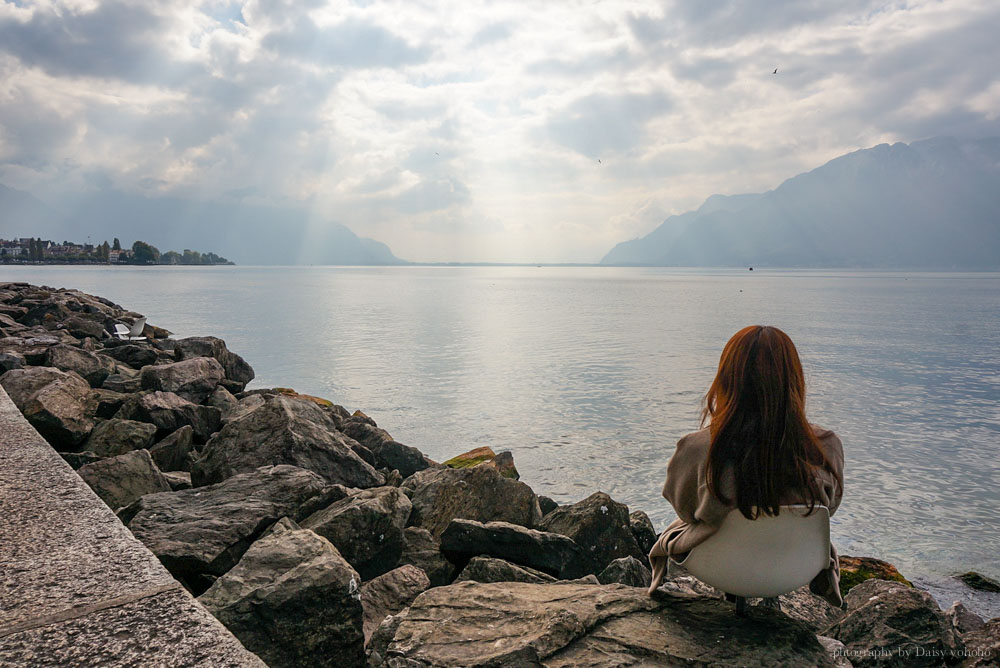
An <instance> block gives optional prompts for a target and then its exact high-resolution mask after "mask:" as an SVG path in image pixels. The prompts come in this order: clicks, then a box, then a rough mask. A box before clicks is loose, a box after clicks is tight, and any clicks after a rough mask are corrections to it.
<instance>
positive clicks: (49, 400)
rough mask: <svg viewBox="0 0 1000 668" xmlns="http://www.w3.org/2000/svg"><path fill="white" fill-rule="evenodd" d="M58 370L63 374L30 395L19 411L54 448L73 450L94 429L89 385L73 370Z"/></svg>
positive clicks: (9, 372)
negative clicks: (66, 371) (65, 371)
mask: <svg viewBox="0 0 1000 668" xmlns="http://www.w3.org/2000/svg"><path fill="white" fill-rule="evenodd" d="M18 371H22V369H15V370H14V371H8V372H7V373H6V374H4V376H3V377H4V378H6V377H7V376H8V375H10V374H14V373H18ZM23 371H27V369H23ZM58 373H60V374H62V376H61V377H59V378H57V379H55V380H53V381H52V382H51V383H48V384H47V385H45V386H44V387H42V388H41V389H39V390H38V391H37V392H35V393H34V394H32V395H31V397H30V398H29V399H28V400H27V401H26V402H25V403H24V407H23V408H22V409H21V412H22V413H23V414H24V417H25V418H27V420H28V422H30V423H31V426H32V427H34V428H35V429H37V430H38V433H39V434H41V435H42V436H43V437H44V438H45V440H46V441H48V442H49V443H51V444H52V446H53V447H54V448H55V449H56V450H73V449H75V448H76V447H77V446H78V445H79V444H80V443H82V442H83V441H84V439H86V438H87V436H88V435H89V434H90V430H91V429H93V428H94V420H93V418H92V415H93V409H94V407H93V405H92V403H91V402H90V385H89V384H88V383H87V381H85V380H83V379H82V378H81V377H80V376H78V375H77V374H75V373H73V372H72V371H71V372H68V373H64V372H61V371H60V372H58ZM2 382H3V379H2V378H0V383H2Z"/></svg>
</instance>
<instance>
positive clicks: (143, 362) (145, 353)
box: [103, 339, 160, 369]
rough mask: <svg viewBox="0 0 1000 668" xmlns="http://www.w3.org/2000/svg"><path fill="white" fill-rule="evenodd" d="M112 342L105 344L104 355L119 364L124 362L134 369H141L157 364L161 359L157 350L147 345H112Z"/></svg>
mask: <svg viewBox="0 0 1000 668" xmlns="http://www.w3.org/2000/svg"><path fill="white" fill-rule="evenodd" d="M112 341H114V339H112ZM112 341H108V343H107V344H105V346H106V347H105V348H104V351H103V354H105V355H107V356H108V357H110V358H112V359H115V360H118V361H119V362H123V363H125V364H127V365H128V366H130V367H132V368H133V369H141V368H142V367H144V366H147V365H150V364H156V363H157V361H159V359H160V358H159V355H157V353H156V348H153V347H151V346H150V345H149V344H147V343H142V344H136V343H124V344H121V345H112Z"/></svg>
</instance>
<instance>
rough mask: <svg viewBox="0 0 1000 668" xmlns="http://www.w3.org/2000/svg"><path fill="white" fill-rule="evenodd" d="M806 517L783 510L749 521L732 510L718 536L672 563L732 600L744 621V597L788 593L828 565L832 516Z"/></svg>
mask: <svg viewBox="0 0 1000 668" xmlns="http://www.w3.org/2000/svg"><path fill="white" fill-rule="evenodd" d="M808 513H809V506H808V505H790V506H781V508H780V512H779V513H778V515H776V516H768V515H761V516H760V517H758V518H757V519H755V520H748V519H747V518H746V517H744V516H743V514H742V513H741V512H740V511H739V510H733V511H732V512H730V513H729V515H727V516H726V519H725V520H723V522H722V526H721V527H719V530H718V531H716V532H715V533H714V534H712V536H710V537H709V538H708V539H707V540H705V542H703V543H700V544H699V545H697V546H695V547H694V548H693V549H692V550H691V551H690V552H688V554H687V556H686V557H685V558H684V560H683V561H680V562H674V563H677V564H679V565H680V566H681V567H683V568H684V569H686V570H687V571H688V572H689V573H691V575H693V576H695V577H696V578H698V579H699V580H701V581H702V582H704V583H705V584H709V585H711V586H713V587H715V588H716V589H721V590H722V591H723V592H725V593H726V594H728V595H729V596H728V597H727V598H730V597H735V602H736V614H737V615H739V616H743V615H744V614H746V599H747V598H776V597H777V596H779V595H781V594H787V593H788V592H790V591H794V590H796V589H798V588H799V587H802V586H803V585H807V584H809V582H810V581H811V580H812V579H813V578H814V577H816V575H817V574H819V572H820V571H822V570H823V569H825V568H826V567H827V566H828V565H829V563H830V511H829V509H828V508H827V507H826V506H816V507H815V508H814V509H813V512H812V513H811V514H808ZM730 600H731V599H730ZM779 609H780V608H779Z"/></svg>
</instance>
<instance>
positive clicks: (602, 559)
mask: <svg viewBox="0 0 1000 668" xmlns="http://www.w3.org/2000/svg"><path fill="white" fill-rule="evenodd" d="M538 528H539V529H541V530H543V531H551V532H554V533H559V534H562V535H564V536H568V537H570V538H572V539H573V541H574V542H576V544H577V545H579V546H580V547H582V548H583V549H584V551H585V552H586V554H587V557H588V559H589V561H590V565H589V570H588V571H587V572H590V573H600V572H601V571H603V570H604V569H605V568H607V566H608V564H610V563H611V562H612V561H614V560H615V559H619V558H621V557H635V558H636V559H638V560H639V561H640V562H643V561H645V559H646V555H645V554H643V552H642V550H640V549H639V545H638V544H637V543H636V542H635V538H634V537H633V536H632V529H631V528H630V523H629V512H628V506H626V505H625V504H623V503H618V502H617V501H615V500H614V499H612V498H611V497H610V496H608V495H607V494H605V493H604V492H595V493H593V494H591V495H590V496H588V497H587V498H586V499H584V500H583V501H579V502H577V503H574V504H572V505H568V506H560V507H559V509H558V510H553V511H552V512H551V513H549V514H548V515H546V516H545V517H544V518H543V519H542V521H541V522H539V524H538Z"/></svg>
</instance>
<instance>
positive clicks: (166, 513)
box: [119, 465, 325, 593]
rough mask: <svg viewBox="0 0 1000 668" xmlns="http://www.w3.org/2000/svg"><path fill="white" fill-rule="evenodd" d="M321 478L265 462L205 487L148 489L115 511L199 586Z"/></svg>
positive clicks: (317, 489)
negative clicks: (207, 576)
mask: <svg viewBox="0 0 1000 668" xmlns="http://www.w3.org/2000/svg"><path fill="white" fill-rule="evenodd" d="M324 485H325V483H324V481H323V479H322V478H320V477H319V476H317V475H316V474H315V473H312V472H311V471H305V470H303V469H300V468H297V467H294V466H287V465H281V466H266V467H262V468H260V469H258V470H256V471H253V472H250V473H243V474H240V475H236V476H233V477H232V478H229V479H228V480H226V481H224V482H221V483H219V484H217V485H211V486H209V487H195V488H193V489H185V490H181V491H179V492H168V493H161V494H149V495H147V496H144V497H142V498H141V499H139V500H138V501H136V502H135V503H133V504H132V505H130V506H127V507H126V508H123V509H122V510H121V511H119V516H120V517H121V519H122V521H123V522H125V523H126V524H127V525H128V527H129V529H131V530H132V533H133V534H134V535H135V536H136V538H138V539H139V540H141V541H142V542H143V543H144V544H145V545H146V546H147V547H148V548H149V549H150V550H152V552H153V553H154V554H155V555H156V556H157V557H159V558H160V561H161V562H163V564H164V565H165V566H166V567H167V569H168V570H169V571H170V572H171V573H172V574H173V575H174V577H176V578H177V579H178V580H180V581H181V582H185V583H186V584H187V585H188V588H189V589H191V590H192V591H195V592H199V593H200V592H201V591H204V590H205V589H206V588H207V585H208V584H210V583H209V582H208V580H206V579H205V577H204V576H206V575H215V576H218V575H222V574H223V573H225V572H226V571H228V570H229V569H230V568H232V567H233V566H234V565H236V562H237V561H239V559H240V557H242V556H243V553H244V552H245V551H246V549H247V548H248V547H249V546H250V544H251V543H253V541H254V540H255V539H256V538H257V537H258V536H259V535H260V534H261V533H263V531H264V530H265V529H267V528H268V527H269V526H271V524H273V523H274V522H276V521H278V520H279V519H281V518H282V517H286V516H287V517H291V518H292V519H293V520H298V519H300V517H299V515H298V510H299V508H300V507H301V506H302V505H303V504H305V503H306V502H307V501H309V499H310V498H312V497H313V496H315V495H317V494H319V493H321V492H322V490H323V487H324Z"/></svg>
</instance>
